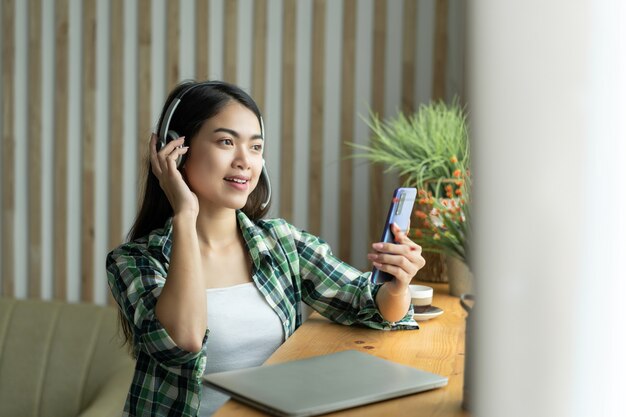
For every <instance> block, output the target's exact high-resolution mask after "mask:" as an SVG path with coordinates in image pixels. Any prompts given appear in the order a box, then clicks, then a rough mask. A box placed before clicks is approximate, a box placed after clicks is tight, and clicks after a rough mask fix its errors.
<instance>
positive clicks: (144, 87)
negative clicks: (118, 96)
mask: <svg viewBox="0 0 626 417" xmlns="http://www.w3.org/2000/svg"><path fill="white" fill-rule="evenodd" d="M139 10H140V11H141V14H140V16H139V18H138V19H137V20H138V23H137V26H138V29H137V36H138V45H137V55H138V56H137V67H138V68H137V86H138V91H137V94H138V96H137V97H138V98H139V99H138V100H137V117H138V122H137V159H138V160H137V164H136V165H137V178H139V182H140V184H141V181H143V177H144V176H145V175H146V169H147V165H146V164H147V158H148V142H149V139H150V133H151V132H152V131H153V130H154V128H153V126H152V123H153V122H152V113H151V109H150V101H151V98H152V69H151V64H150V63H151V60H152V23H151V19H145V18H142V17H141V15H144V16H151V15H152V0H139ZM113 186H117V187H118V188H119V189H118V191H117V192H119V193H121V192H122V190H121V187H119V184H114V185H113Z"/></svg>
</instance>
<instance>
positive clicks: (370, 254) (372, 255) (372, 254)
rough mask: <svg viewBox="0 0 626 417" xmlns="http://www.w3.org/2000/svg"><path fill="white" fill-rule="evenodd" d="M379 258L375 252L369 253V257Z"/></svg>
mask: <svg viewBox="0 0 626 417" xmlns="http://www.w3.org/2000/svg"><path fill="white" fill-rule="evenodd" d="M376 258H378V255H376V254H375V253H368V254H367V259H376Z"/></svg>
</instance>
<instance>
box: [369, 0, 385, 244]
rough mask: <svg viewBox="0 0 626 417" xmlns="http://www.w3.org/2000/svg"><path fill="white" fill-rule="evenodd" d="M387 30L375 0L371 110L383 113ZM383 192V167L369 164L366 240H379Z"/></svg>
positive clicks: (381, 2)
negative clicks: (367, 237) (368, 203)
mask: <svg viewBox="0 0 626 417" xmlns="http://www.w3.org/2000/svg"><path fill="white" fill-rule="evenodd" d="M386 30H387V0H375V1H374V39H373V42H374V45H373V46H372V49H373V53H372V112H373V113H374V114H377V115H379V116H384V114H385V44H386ZM385 197H386V194H385V193H384V192H383V169H382V168H381V167H380V165H372V167H371V169H370V221H369V241H370V242H377V241H378V240H380V231H381V230H382V228H383V225H384V223H385V219H384V216H385V215H386V214H387V213H385V209H384V208H383V207H384V204H385V202H386V204H389V203H388V200H389V199H388V198H385Z"/></svg>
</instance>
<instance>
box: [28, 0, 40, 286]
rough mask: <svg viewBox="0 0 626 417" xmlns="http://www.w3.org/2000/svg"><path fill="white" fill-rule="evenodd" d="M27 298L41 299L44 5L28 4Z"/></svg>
mask: <svg viewBox="0 0 626 417" xmlns="http://www.w3.org/2000/svg"><path fill="white" fill-rule="evenodd" d="M28 11H29V13H28V62H29V66H28V78H29V79H30V80H34V81H35V82H32V83H29V84H28V113H29V123H28V138H27V139H28V166H29V170H28V171H29V174H30V176H29V177H28V224H29V228H28V240H29V244H30V245H29V246H30V248H29V251H28V267H29V272H28V276H29V281H28V296H29V297H33V298H40V297H41V243H42V242H41V228H42V222H41V218H42V217H41V216H42V212H41V180H42V176H41V162H42V159H41V81H40V80H41V2H40V1H38V0H30V1H29V2H28Z"/></svg>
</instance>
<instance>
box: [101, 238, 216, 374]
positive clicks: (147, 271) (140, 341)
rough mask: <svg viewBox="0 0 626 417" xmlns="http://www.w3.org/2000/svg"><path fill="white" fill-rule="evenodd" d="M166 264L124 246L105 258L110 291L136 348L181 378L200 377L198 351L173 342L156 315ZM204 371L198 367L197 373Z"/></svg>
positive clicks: (144, 250)
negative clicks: (130, 327) (129, 330)
mask: <svg viewBox="0 0 626 417" xmlns="http://www.w3.org/2000/svg"><path fill="white" fill-rule="evenodd" d="M166 275H167V272H166V269H165V266H164V265H163V264H162V263H161V262H159V261H158V260H157V259H156V258H155V257H154V256H153V255H151V254H150V253H149V251H148V250H147V249H145V248H142V247H141V246H139V245H136V244H134V243H128V244H126V245H123V246H121V247H119V248H117V249H116V250H114V251H113V252H111V253H110V254H109V256H108V257H107V276H108V280H109V286H110V288H111V292H112V294H113V296H114V298H115V300H116V301H117V303H118V305H119V306H120V307H121V309H122V311H123V313H124V316H125V317H126V319H127V320H128V322H129V323H131V325H132V329H133V335H134V346H135V350H136V351H137V350H140V351H142V352H144V353H147V354H148V355H150V356H151V357H152V358H154V359H155V360H156V361H158V362H159V363H160V364H162V365H163V366H165V367H167V368H168V371H169V372H173V373H175V374H178V375H180V376H183V377H194V376H196V377H199V376H198V375H194V374H197V373H198V368H199V365H200V363H199V360H198V359H199V358H200V356H201V353H202V351H203V350H204V345H205V344H206V341H207V336H208V330H207V333H206V334H205V336H204V341H203V349H202V350H200V352H188V351H185V350H183V349H181V348H180V347H178V346H177V345H176V343H175V342H174V340H173V339H172V338H171V336H170V335H169V334H168V332H167V330H165V328H164V327H163V326H162V325H161V323H160V322H159V320H158V319H157V317H156V315H155V307H156V302H157V299H158V297H159V295H160V294H161V290H162V289H163V286H164V285H165V276H166ZM202 371H203V370H199V372H200V376H201V373H202Z"/></svg>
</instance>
